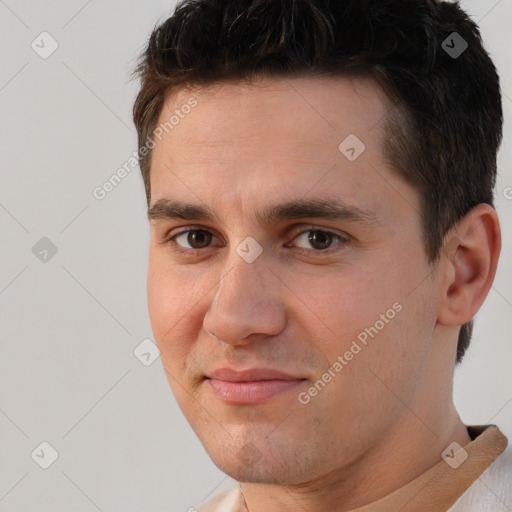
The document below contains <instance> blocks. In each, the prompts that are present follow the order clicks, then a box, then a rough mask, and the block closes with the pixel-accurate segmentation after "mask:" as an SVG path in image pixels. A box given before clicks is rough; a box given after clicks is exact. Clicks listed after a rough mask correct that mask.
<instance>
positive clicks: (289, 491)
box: [242, 409, 471, 512]
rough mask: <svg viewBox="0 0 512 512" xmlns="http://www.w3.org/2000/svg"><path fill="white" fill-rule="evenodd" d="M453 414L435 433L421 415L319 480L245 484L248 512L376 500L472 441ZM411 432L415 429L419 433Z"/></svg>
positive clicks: (293, 511)
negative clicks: (453, 447) (447, 452)
mask: <svg viewBox="0 0 512 512" xmlns="http://www.w3.org/2000/svg"><path fill="white" fill-rule="evenodd" d="M409 416H412V415H409ZM450 416H451V421H450V422H448V423H447V424H446V425H445V426H444V428H443V429H441V430H438V429H436V431H431V430H430V429H428V428H425V427H424V426H423V427H422V426H421V424H419V421H418V420H417V419H416V420H415V421H410V422H405V423H404V425H403V428H400V429H399V431H398V430H397V431H394V433H393V435H392V436H390V437H389V438H386V439H385V440H383V441H382V443H380V445H379V446H375V447H374V448H373V449H372V450H371V451H370V452H368V453H367V454H366V456H365V457H364V458H362V459H359V460H358V461H357V462H356V463H354V464H352V465H351V466H350V467H348V468H347V467H344V468H338V469H337V470H335V471H333V472H331V473H329V474H326V475H323V476H322V477H321V478H319V479H317V480H315V481H311V482H306V483H301V484H297V485H286V486H276V485H270V484H253V483H243V484H242V489H243V497H244V499H245V501H246V506H247V510H248V511H250V512H278V511H279V512H280V511H282V510H283V509H284V510H288V511H290V512H304V510H307V511H308V512H324V511H325V510H330V511H332V512H348V511H354V510H356V509H358V508H360V507H363V506H365V505H368V504H370V503H373V502H374V501H377V500H379V499H381V498H383V497H384V496H387V495H388V494H390V493H392V492H393V491H395V490H397V489H399V488H400V487H402V486H404V485H406V484H407V483H409V482H411V481H412V480H414V479H415V478H417V477H418V476H420V475H421V474H423V473H424V472H425V471H428V470H429V469H430V468H432V467H433V466H435V465H436V464H437V463H439V462H441V461H442V458H441V453H442V452H443V451H444V449H445V448H446V447H447V446H448V445H449V444H451V443H452V442H454V441H456V442H458V443H459V444H460V445H461V446H465V445H467V444H468V443H469V442H471V438H470V436H469V434H468V432H467V429H466V427H465V426H464V424H463V423H462V422H461V421H460V419H459V417H458V415H457V413H456V411H455V409H453V410H452V414H451V415H450ZM413 418H414V416H413ZM411 430H416V433H415V435H414V436H411V434H410V432H411ZM436 432H437V433H436ZM404 440H407V441H406V442H404ZM243 510H244V509H243ZM244 512H245V511H244Z"/></svg>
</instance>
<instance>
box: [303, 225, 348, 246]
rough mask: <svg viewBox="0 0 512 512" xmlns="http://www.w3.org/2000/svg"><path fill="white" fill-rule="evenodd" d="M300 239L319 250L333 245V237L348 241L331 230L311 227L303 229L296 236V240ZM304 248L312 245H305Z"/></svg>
mask: <svg viewBox="0 0 512 512" xmlns="http://www.w3.org/2000/svg"><path fill="white" fill-rule="evenodd" d="M308 233H309V235H308ZM298 239H302V240H305V243H306V244H310V246H312V247H313V248H314V249H316V250H319V251H322V250H325V249H329V248H330V247H331V246H332V242H333V239H338V240H339V241H340V242H344V241H347V240H346V239H344V238H342V237H341V236H339V235H336V234H335V233H331V232H330V231H323V230H320V229H309V230H307V231H303V232H302V233H300V234H299V235H298V236H296V237H295V238H294V240H298ZM302 248H303V249H310V247H307V246H306V247H304V246H303V247H302Z"/></svg>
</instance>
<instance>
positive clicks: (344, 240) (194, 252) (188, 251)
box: [163, 227, 350, 256]
mask: <svg viewBox="0 0 512 512" xmlns="http://www.w3.org/2000/svg"><path fill="white" fill-rule="evenodd" d="M193 231H206V232H208V233H211V231H209V230H208V229H204V228H199V227H193V228H188V229H185V230H183V231H180V232H178V233H175V234H174V235H172V236H171V237H166V238H165V240H164V241H163V244H164V245H172V246H173V250H174V251H176V252H179V253H181V254H184V255H194V256H198V255H199V253H200V252H201V251H204V250H205V249H208V248H209V247H211V246H208V247H203V248H201V249H186V248H184V247H182V246H181V245H179V244H177V243H176V240H175V239H176V238H177V237H178V236H181V235H183V234H187V233H190V232H193ZM308 232H320V233H327V234H329V235H332V236H333V237H335V238H338V239H339V243H338V244H336V245H335V246H334V247H329V248H328V249H304V248H299V252H300V253H302V254H307V255H311V254H312V253H313V254H314V253H318V255H319V256H321V255H324V254H331V253H333V252H335V251H338V250H341V249H340V248H339V247H338V246H340V245H347V244H348V243H349V242H350V240H349V239H348V237H347V238H344V237H343V236H341V235H338V234H337V233H334V232H332V231H329V230H326V229H320V228H310V229H305V230H303V231H299V232H298V233H297V234H296V235H295V236H294V237H293V239H292V241H293V240H295V239H296V238H297V237H298V236H300V235H303V234H304V233H308ZM211 234H212V235H213V236H215V235H214V234H213V233H211Z"/></svg>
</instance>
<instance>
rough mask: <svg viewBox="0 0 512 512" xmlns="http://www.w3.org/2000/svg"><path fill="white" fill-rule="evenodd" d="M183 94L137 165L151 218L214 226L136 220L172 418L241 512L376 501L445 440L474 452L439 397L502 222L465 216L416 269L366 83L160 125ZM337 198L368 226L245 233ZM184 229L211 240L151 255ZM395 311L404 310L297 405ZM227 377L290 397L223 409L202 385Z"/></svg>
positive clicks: (310, 222) (198, 113)
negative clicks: (287, 209) (146, 236)
mask: <svg viewBox="0 0 512 512" xmlns="http://www.w3.org/2000/svg"><path fill="white" fill-rule="evenodd" d="M191 96H193V97H194V98H195V99H196V100H197V106H195V108H194V109H193V110H192V111H191V112H190V113H189V114H188V115H187V116H186V117H185V118H184V119H183V120H181V122H180V123H179V124H177V125H176V126H174V128H173V129H172V130H170V131H169V133H168V134H166V135H165V136H164V137H163V138H162V140H160V141H158V143H157V145H156V147H155V148H154V150H153V156H152V166H151V203H150V206H153V205H155V204H156V203H157V201H160V200H163V199H174V200H180V201H184V202H190V203H194V204H198V205H203V206H205V205H206V206H208V207H210V208H211V209H212V210H213V211H214V213H215V214H216V216H217V218H216V219H215V220H202V221H188V220H183V219H179V218H178V219H176V218H165V217H162V216H154V218H151V222H150V224H151V236H150V259H149V270H148V303H149V312H150V318H151V323H152V327H153V332H154V336H155V340H156V342H157V344H158V347H159V348H160V351H161V358H162V363H163V366H164V368H165V371H166V375H167V377H168V380H169V384H170V386H171V388H172V390H173V392H174V394H175V397H176V399H177V401H178V403H179V406H180V407H181V409H182V411H183V413H184V415H185V417H186V418H187V420H188V421H189V423H190V424H191V426H192V428H193V429H194V431H195V432H196V434H197V435H198V437H199V439H200V440H201V442H202V443H203V445H204V447H205V449H206V450H207V452H208V454H209V455H210V456H211V458H212V460H213V461H214V462H215V464H216V465H217V466H218V467H219V468H220V469H221V470H222V471H224V472H225V473H227V474H228V475H230V476H231V477H232V478H234V479H236V480H238V481H240V482H243V490H244V494H245V497H246V501H247V504H248V507H249V510H250V511H251V512H263V511H265V512H277V511H281V510H289V511H303V510H308V512H321V511H325V510H331V511H335V512H338V511H339V512H341V511H347V510H352V509H355V508H357V507H361V506H363V505H366V504H368V503H371V502H373V501H376V500H378V499H379V498H381V497H383V496H385V495H387V494H389V493H390V492H392V491H393V490H395V489H397V488H399V487H401V486H403V485H404V484H406V483H407V482H409V481H411V480H412V479H414V478H415V477H417V476H419V475H420V474H422V473H423V472H425V471H426V470H427V469H429V468H430V467H432V466H433V465H435V464H437V463H438V462H440V461H441V460H442V459H441V453H442V452H443V450H444V449H445V448H446V447H447V446H448V445H449V444H450V443H452V442H453V441H457V442H458V443H459V444H460V445H462V446H464V445H466V444H467V443H469V442H470V438H469V436H468V433H467V430H466V428H465V427H464V424H463V423H462V421H461V419H460V418H459V415H458V413H457V411H456V409H455V407H454V405H453V400H452V380H453V372H454V361H455V351H456V345H457V336H458V331H459V326H460V325H461V324H463V323H465V322H467V321H468V320H469V319H471V318H472V317H473V316H474V314H475V313H476V311H477V310H478V308H479V307H480V305H481V304H482V302H483V300H484V299H485V297H486V295H487V293H488V291H489V287H490V285H491V283H492V280H493V278H494V273H495V271H496V265H497V259H498V254H499V250H500V233H499V223H498V219H497V215H496V212H495V211H494V210H493V209H492V208H491V207H489V206H486V205H479V206H478V207H477V208H475V209H474V210H472V211H471V212H469V213H468V215H467V216H466V217H465V218H464V219H463V220H462V221H461V222H460V223H459V224H458V225H457V226H456V227H454V229H453V230H451V231H450V233H448V235H447V237H446V244H445V246H444V247H443V250H442V252H441V258H440V260H439V261H438V262H436V263H435V264H430V263H429V262H428V260H427V257H426V254H425V250H424V246H423V238H422V229H421V224H420V217H419V210H420V208H419V197H418V194H417V192H416V191H415V190H414V189H413V188H411V187H410V186H409V185H408V184H407V183H406V182H405V181H404V180H403V179H402V178H401V177H400V176H399V175H398V174H397V173H396V172H395V171H394V170H393V169H391V168H390V166H389V164H388V163H387V162H386V160H385V158H384V156H383V153H382V141H383V136H384V133H383V122H382V120H383V119H384V118H385V114H386V112H387V110H388V109H389V103H388V101H387V99H386V97H385V96H384V94H383V93H382V91H381V90H380V89H379V88H378V86H377V85H375V84H374V83H373V82H371V81H369V80H363V79H348V78H324V79H321V78H293V79H262V80H261V81H259V82H256V83H254V84H252V85H247V84H245V85H244V84H241V83H229V82H224V83H219V84H216V85H214V86H208V87H205V88H192V89H185V88H182V89H179V90H178V91H173V92H172V93H170V94H168V96H167V98H166V101H165V105H164V108H163V110H162V112H161V115H160V122H165V120H167V119H169V117H170V115H172V113H173V112H174V109H176V108H180V105H183V104H185V103H186V102H187V100H188V99H189V98H190V97H191ZM349 134H356V135H357V137H358V138H359V139H360V140H361V141H363V142H364V144H365V146H366V149H365V151H364V152H363V153H362V154H361V155H360V156H359V157H358V158H357V159H356V160H355V161H353V162H351V161H349V160H348V159H347V158H346V157H345V156H344V155H343V154H342V153H341V152H340V150H339V149H338V145H339V144H340V142H342V141H343V140H344V139H345V138H346V137H347V135H349ZM332 198H336V199H338V200H341V201H343V202H344V203H345V204H346V205H349V206H350V207H351V208H353V207H356V208H358V209H359V210H361V211H363V212H369V213H370V214H371V215H372V216H373V217H372V219H373V220H371V221H366V222H359V221H358V222H356V221H354V220H349V219H344V220H330V219H324V218H305V219H303V218H300V219H296V218H295V219H288V220H282V221H279V222H278V223H276V224H269V225H266V224H263V223H261V222H260V221H258V219H257V217H256V214H257V213H259V212H261V211H263V210H265V209H266V208H267V207H268V206H270V205H274V204H279V203H283V202H285V201H290V200H293V199H320V200H325V199H332ZM186 229H202V230H207V231H208V232H209V233H211V239H210V238H207V239H206V243H204V242H203V245H205V246H201V245H197V243H196V245H191V243H192V244H193V243H194V242H193V240H192V242H191V241H190V240H188V239H187V234H185V235H184V236H181V237H180V238H179V239H174V245H173V244H172V242H171V241H169V242H168V243H165V241H166V240H169V239H170V237H172V236H173V235H174V234H178V231H184V230H186ZM313 229H316V230H323V231H324V232H325V231H328V232H331V233H333V234H334V235H339V236H340V237H341V238H339V239H338V238H337V237H336V236H334V237H333V238H332V239H329V240H330V242H327V246H328V248H327V249H323V252H322V249H321V247H320V246H319V245H318V244H317V245H315V244H312V243H311V242H310V241H308V235H309V234H310V233H311V230H313ZM249 236H250V237H253V238H254V239H255V240H256V241H257V242H258V244H259V245H260V246H261V248H262V253H261V255H260V256H259V257H258V258H257V259H255V260H254V261H253V262H252V263H247V262H246V261H245V260H244V259H243V258H242V257H240V256H239V254H238V253H237V252H236V249H237V247H238V246H239V245H240V244H241V242H242V241H244V240H245V239H246V237H249ZM187 240H188V241H187ZM329 243H330V245H329ZM180 246H181V248H185V249H189V251H190V253H189V254H182V253H180V252H178V250H177V248H179V247H180ZM319 247H320V248H319ZM326 251H328V252H326ZM395 303H399V304H400V306H401V311H400V312H399V313H397V314H396V316H394V318H393V319H391V320H389V322H387V323H385V326H384V327H383V328H382V329H380V330H379V332H378V334H377V335H376V336H375V337H374V338H373V339H371V338H370V339H369V340H368V343H367V345H366V346H363V347H362V350H361V351H360V352H359V353H358V354H357V355H355V356H354V357H353V359H352V360H350V361H348V362H347V365H346V366H344V368H343V369H342V371H339V372H338V373H336V376H335V377H334V378H332V379H331V381H330V382H329V383H328V384H327V385H326V386H325V387H324V388H323V389H321V391H319V392H318V393H317V394H316V396H314V397H311V400H310V401H309V403H307V404H303V403H300V401H299V400H298V395H299V393H300V392H307V390H308V389H310V388H311V386H312V385H313V384H314V383H315V382H316V381H317V380H318V379H319V378H320V377H321V376H322V375H323V374H324V372H326V371H327V370H328V369H329V368H330V367H331V366H332V365H333V363H334V362H335V361H336V360H337V358H338V356H340V355H341V356H343V354H344V353H345V352H346V351H347V350H349V348H350V346H351V343H352V342H353V341H354V340H356V339H357V336H358V334H360V333H361V332H362V331H364V329H365V328H368V327H370V326H374V325H375V324H376V321H377V320H379V318H381V316H380V315H382V314H385V313H386V311H387V310H389V309H390V308H392V305H393V304H395ZM225 366H229V367H232V368H236V369H239V370H242V369H247V368H254V367H266V368H273V369H279V370H282V371H284V372H286V373H288V374H290V375H293V376H297V377H300V378H302V379H304V381H302V382H301V383H300V384H299V385H298V387H296V388H294V389H292V390H289V391H287V392H285V393H282V394H279V395H276V396H274V397H272V398H271V399H269V400H267V401H265V402H263V403H258V404H251V405H247V404H244V405H237V404H231V403H226V402H225V401H223V400H221V399H220V398H219V397H218V396H217V395H216V394H215V393H214V392H213V391H212V388H211V386H210V385H209V382H208V380H205V375H207V374H208V373H209V372H211V370H212V369H215V368H220V367H225Z"/></svg>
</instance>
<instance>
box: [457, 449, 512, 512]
mask: <svg viewBox="0 0 512 512" xmlns="http://www.w3.org/2000/svg"><path fill="white" fill-rule="evenodd" d="M511 506H512V445H511V444H509V445H508V447H507V449H506V450H505V451H504V452H503V453H502V454H501V455H500V456H499V457H498V458H497V459H496V460H495V461H494V462H493V463H492V464H491V465H490V466H489V467H488V468H487V469H486V470H485V471H484V472H483V473H482V474H481V475H480V476H479V477H478V478H477V479H476V480H475V482H474V483H473V484H472V485H471V486H470V487H469V489H468V490H467V491H466V492H465V493H464V494H463V495H462V496H461V497H460V498H459V499H458V500H457V502H456V503H455V504H454V505H453V507H452V508H451V509H450V510H449V511H448V512H510V510H511V509H510V507H511Z"/></svg>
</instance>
